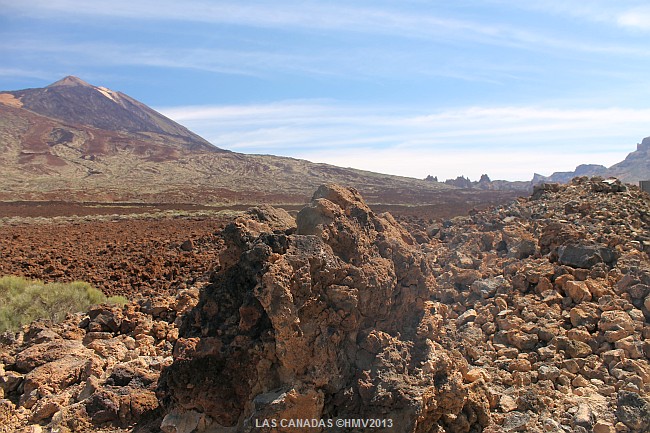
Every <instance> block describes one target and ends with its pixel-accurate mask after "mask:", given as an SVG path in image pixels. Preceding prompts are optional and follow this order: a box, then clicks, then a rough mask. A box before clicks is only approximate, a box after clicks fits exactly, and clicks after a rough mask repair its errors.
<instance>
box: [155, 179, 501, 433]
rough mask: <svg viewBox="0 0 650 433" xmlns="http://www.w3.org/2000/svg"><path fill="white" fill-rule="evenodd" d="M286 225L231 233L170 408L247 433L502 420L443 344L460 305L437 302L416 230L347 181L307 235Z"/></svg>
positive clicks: (185, 337) (333, 189)
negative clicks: (275, 425) (268, 426)
mask: <svg viewBox="0 0 650 433" xmlns="http://www.w3.org/2000/svg"><path fill="white" fill-rule="evenodd" d="M258 219H259V220H261V221H263V220H265V219H266V218H258ZM261 221H260V222H261ZM282 221H283V222H284V223H283V224H280V225H276V227H275V228H274V231H272V232H271V231H269V232H260V231H258V230H257V229H258V227H256V226H255V225H252V227H253V228H252V229H249V228H248V227H251V224H250V223H244V222H243V221H238V222H235V223H233V224H232V225H231V226H229V227H226V229H225V231H224V232H225V233H227V237H226V241H227V247H228V250H230V253H228V250H227V256H228V257H229V258H231V259H229V260H222V263H224V268H223V271H222V272H221V273H220V274H218V275H216V276H215V278H214V280H213V281H212V284H211V285H209V286H207V287H205V288H204V289H203V290H202V292H201V295H200V301H199V304H198V305H197V307H196V308H195V309H194V310H192V311H191V312H190V313H189V314H188V315H187V316H186V317H185V319H184V321H183V324H182V325H181V328H180V333H179V339H178V342H177V344H176V349H175V351H174V363H173V364H172V365H171V366H170V367H169V368H168V369H166V370H165V371H164V372H163V375H162V376H161V381H160V386H159V391H158V392H159V396H160V397H161V399H162V401H164V402H165V404H166V409H167V410H169V411H175V413H183V412H185V413H187V412H196V413H202V414H204V415H206V416H208V417H209V418H210V419H212V420H213V421H214V423H216V424H218V425H221V426H224V427H228V426H233V427H234V426H237V429H241V430H242V431H249V430H250V431H253V425H254V422H255V420H258V419H270V418H275V419H280V418H282V417H290V418H305V419H311V418H315V419H321V418H324V419H327V418H334V417H339V418H345V417H349V418H378V417H381V418H390V419H392V420H393V422H394V425H395V426H394V428H393V430H391V431H404V432H408V431H420V430H421V429H422V428H424V426H427V427H426V428H427V429H429V428H433V426H436V425H438V426H440V427H441V428H447V429H449V431H465V428H469V427H471V426H476V427H475V428H480V426H485V425H487V424H488V423H489V410H488V404H487V395H486V390H485V389H484V385H476V386H474V385H466V384H465V383H464V380H463V374H462V371H461V370H465V371H466V367H464V366H466V362H465V361H464V359H463V358H462V357H460V356H459V354H458V353H457V352H452V351H449V350H446V349H444V348H443V346H442V345H441V344H440V341H442V340H441V338H443V337H444V332H441V321H444V320H445V316H446V315H447V314H448V309H447V307H445V306H444V305H441V304H439V303H435V302H430V301H427V299H428V298H430V297H431V291H432V290H433V288H434V281H433V280H432V278H431V271H430V270H429V266H428V264H427V262H426V260H425V256H424V255H423V254H422V252H421V250H420V249H419V247H418V246H417V243H416V242H415V241H414V239H413V238H412V237H411V236H410V235H409V234H408V232H407V231H406V230H404V228H403V227H401V226H400V225H399V224H398V223H397V222H396V221H395V220H394V219H393V218H392V217H391V216H390V215H388V214H385V215H376V214H375V213H374V212H372V211H371V210H370V208H368V206H367V205H366V204H365V202H364V201H363V199H362V198H361V196H360V195H359V193H358V192H357V191H356V190H354V189H351V188H342V187H339V186H335V185H327V186H322V187H320V188H319V189H318V190H317V191H316V193H315V194H314V196H313V198H312V201H311V203H310V204H309V205H308V206H307V207H305V208H304V209H303V210H302V211H300V213H299V214H298V217H297V224H296V225H297V230H296V232H295V233H294V234H291V232H292V230H293V229H292V226H293V221H291V220H286V219H284V218H283V219H282ZM233 252H234V253H236V254H233ZM203 342H205V344H204V343H203ZM208 342H209V343H208ZM481 383H484V382H483V381H482V380H478V381H475V382H474V384H481ZM287 431H288V430H287Z"/></svg>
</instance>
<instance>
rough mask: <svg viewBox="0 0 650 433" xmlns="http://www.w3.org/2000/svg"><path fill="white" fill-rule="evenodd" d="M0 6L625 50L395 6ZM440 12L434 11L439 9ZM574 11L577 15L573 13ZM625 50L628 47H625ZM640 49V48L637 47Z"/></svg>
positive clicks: (60, 2)
mask: <svg viewBox="0 0 650 433" xmlns="http://www.w3.org/2000/svg"><path fill="white" fill-rule="evenodd" d="M534 5H537V7H545V8H547V9H560V10H570V11H573V12H574V13H578V14H580V13H584V14H590V12H589V11H593V10H595V8H582V9H584V11H582V12H580V7H579V6H578V5H577V4H576V3H573V6H572V7H571V8H568V7H564V8H563V7H562V6H560V7H558V6H551V3H549V2H544V1H541V2H533V7H535V6H534ZM0 6H2V7H3V8H5V10H7V11H13V12H14V13H19V14H22V15H24V16H34V17H48V16H51V15H53V14H54V15H57V16H58V17H59V18H61V19H78V17H80V16H92V17H97V18H118V19H133V20H140V21H152V20H169V21H184V22H199V23H211V24H226V25H237V26H249V27H258V28H268V29H275V30H279V31H282V32H285V31H307V32H314V31H333V32H346V33H359V34H376V35H387V36H391V37H399V38H418V39H425V40H437V41H452V42H453V43H458V42H461V41H470V42H473V43H478V44H484V45H495V46H505V47H511V48H518V49H526V50H531V49H532V50H534V49H536V48H539V47H546V48H555V49H562V50H578V51H586V52H612V53H615V52H618V53H621V52H623V51H624V50H625V48H624V47H622V46H618V45H615V44H602V43H600V44H593V43H590V42H589V41H586V40H579V39H574V40H571V39H567V37H566V35H565V36H555V35H554V34H553V33H547V32H543V31H539V30H537V31H533V30H531V29H529V28H525V27H516V26H513V25H510V24H504V23H500V22H496V21H495V22H488V23H486V22H482V21H478V20H471V19H459V18H455V17H453V16H449V15H445V14H444V13H441V12H432V11H431V10H430V9H427V10H426V11H423V10H418V11H408V10H407V9H406V8H395V7H391V8H388V7H380V6H373V7H368V6H366V7H360V6H351V5H349V4H347V3H337V2H327V3H325V2H315V1H308V2H292V1H278V2H263V1H258V2H245V3H243V2H218V3H217V2H209V1H205V0H203V1H192V2H177V1H173V0H156V1H153V0H141V1H137V2H134V1H130V0H114V1H113V2H111V3H110V5H109V4H106V3H104V2H78V1H74V0H22V1H20V2H8V1H6V0H0ZM440 9H442V8H437V9H436V10H440ZM576 11H577V12H576ZM627 49H628V50H629V49H630V48H627ZM637 49H639V50H640V49H641V48H637Z"/></svg>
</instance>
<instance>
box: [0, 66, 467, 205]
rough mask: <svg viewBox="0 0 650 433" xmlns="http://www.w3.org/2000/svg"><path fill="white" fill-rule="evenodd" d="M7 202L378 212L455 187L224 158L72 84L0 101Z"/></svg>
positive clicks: (260, 158)
mask: <svg viewBox="0 0 650 433" xmlns="http://www.w3.org/2000/svg"><path fill="white" fill-rule="evenodd" d="M0 164H2V166H3V167H4V168H5V174H6V175H5V176H4V177H3V178H2V179H1V180H0V200H60V201H133V200H135V201H145V202H173V203H178V202H183V203H188V202H194V203H219V204H224V203H261V202H268V203H304V202H306V200H308V199H309V196H310V194H311V191H312V190H313V189H314V188H315V187H317V186H318V185H320V184H322V183H340V184H345V185H351V186H354V187H356V188H358V189H359V190H360V191H362V192H363V193H364V194H365V195H366V197H368V198H369V199H370V200H371V201H373V202H375V203H391V204H399V203H405V204H409V203H417V204H419V203H437V201H438V199H439V198H438V195H439V193H440V191H446V190H453V189H454V188H453V187H451V186H447V185H443V184H440V183H437V182H435V183H432V182H424V181H422V180H418V179H413V178H407V177H400V176H393V175H385V174H380V173H373V172H368V171H363V170H356V169H351V168H343V167H337V166H332V165H328V164H317V163H312V162H309V161H304V160H299V159H295V158H286V157H278V156H271V155H246V154H240V153H236V152H231V151H227V150H224V149H219V148H217V147H215V146H213V145H211V144H210V143H208V142H207V141H206V140H204V139H203V138H201V137H199V136H198V135H196V134H194V133H193V132H191V131H189V130H188V129H187V128H185V127H183V126H181V125H179V124H177V123H176V122H173V121H171V120H170V119H167V118H166V117H164V116H163V115H161V114H160V113H157V112H156V111H154V110H153V109H151V108H149V107H147V106H146V105H145V104H143V103H141V102H139V101H137V100H135V99H133V98H131V97H130V96H128V95H125V94H123V93H121V92H115V91H113V90H110V89H107V88H104V87H97V86H93V85H91V84H88V83H86V82H85V81H83V80H81V79H79V78H77V77H74V76H68V77H65V78H63V79H61V80H59V81H57V82H55V83H52V84H51V85H49V86H47V87H44V88H37V89H24V90H17V91H6V92H0Z"/></svg>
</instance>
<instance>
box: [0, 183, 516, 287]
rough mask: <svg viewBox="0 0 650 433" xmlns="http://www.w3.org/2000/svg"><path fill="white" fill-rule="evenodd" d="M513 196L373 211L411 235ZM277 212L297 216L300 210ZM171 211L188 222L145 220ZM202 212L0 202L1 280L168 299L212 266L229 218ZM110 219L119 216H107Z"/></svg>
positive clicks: (195, 208) (464, 196)
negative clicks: (85, 285)
mask: <svg viewBox="0 0 650 433" xmlns="http://www.w3.org/2000/svg"><path fill="white" fill-rule="evenodd" d="M514 197H515V193H505V192H487V191H486V192H479V191H472V192H471V193H466V192H465V193H460V194H458V193H456V194H440V197H439V200H438V203H436V204H434V205H423V206H398V205H374V206H371V207H372V208H373V210H374V211H375V212H385V211H389V212H391V213H392V214H393V215H394V216H395V217H397V218H398V219H399V220H400V221H401V222H402V223H404V224H406V225H407V226H408V227H409V228H410V229H411V230H413V232H414V234H415V235H416V236H417V235H418V234H422V233H424V232H425V231H426V230H427V227H428V226H429V224H431V223H433V222H434V221H436V220H440V219H443V218H451V217H454V216H457V215H465V214H467V213H468V212H469V211H470V210H471V209H473V208H485V207H487V206H489V205H493V204H498V203H503V202H506V201H510V200H511V199H512V198H514ZM248 207H249V206H247V205H242V206H232V207H230V210H245V209H247V208H248ZM282 207H284V208H285V209H286V210H288V211H289V212H296V211H297V210H299V209H300V207H301V206H296V205H292V206H282ZM170 210H177V211H178V210H180V211H184V212H185V214H186V215H190V216H184V217H182V218H171V217H157V218H152V217H151V216H150V214H152V213H156V212H160V211H170ZM206 210H209V211H215V210H218V209H217V208H210V207H206V206H202V205H192V204H186V205H179V204H142V203H111V204H107V203H104V204H102V203H94V204H93V203H66V202H4V203H3V202H0V218H3V217H4V218H8V219H7V220H5V222H6V223H5V224H2V223H1V221H0V275H21V276H25V277H28V278H36V279H41V280H44V281H63V282H65V281H74V280H83V281H87V282H90V283H91V284H93V285H94V286H95V287H97V288H99V289H101V290H102V291H103V292H104V293H105V294H106V295H109V296H111V295H123V296H126V297H127V298H131V299H133V298H138V297H142V296H151V295H154V294H171V293H174V292H176V291H177V290H179V289H182V288H184V287H186V285H188V284H193V283H194V282H197V281H207V278H208V275H209V273H210V272H211V271H213V270H214V269H215V268H216V267H217V266H218V263H219V260H218V255H219V253H220V251H221V249H222V246H223V243H222V240H221V238H220V235H219V231H220V230H221V228H223V227H224V226H225V224H226V223H227V222H228V221H229V220H230V218H229V217H226V216H217V215H214V216H200V217H199V216H191V215H192V213H194V212H202V211H206ZM115 214H118V215H122V217H120V218H113V217H111V216H110V215H115ZM138 214H139V215H138ZM145 214H149V215H145ZM125 215H131V216H129V217H124V216H125ZM71 216H75V217H71ZM53 217H54V218H53ZM58 217H65V218H64V219H67V220H68V221H67V222H62V221H63V220H61V219H60V218H58ZM50 218H53V219H50ZM7 221H8V222H7ZM70 221H72V222H70ZM36 222H37V223H36ZM186 241H191V244H192V247H191V248H189V247H188V244H186V245H185V247H184V248H181V245H183V243H184V242H186Z"/></svg>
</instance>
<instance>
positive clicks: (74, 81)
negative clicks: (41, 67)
mask: <svg viewBox="0 0 650 433" xmlns="http://www.w3.org/2000/svg"><path fill="white" fill-rule="evenodd" d="M73 86H81V87H93V86H91V85H90V84H88V83H86V82H85V81H84V80H82V79H81V78H78V77H75V76H73V75H68V76H67V77H65V78H62V79H60V80H59V81H57V82H55V83H52V84H50V85H49V86H47V87H73Z"/></svg>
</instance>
